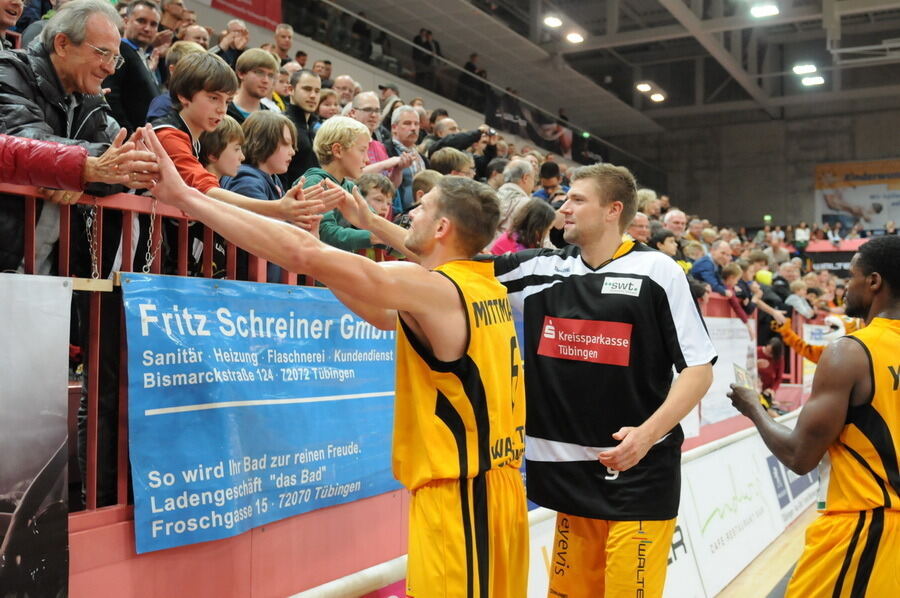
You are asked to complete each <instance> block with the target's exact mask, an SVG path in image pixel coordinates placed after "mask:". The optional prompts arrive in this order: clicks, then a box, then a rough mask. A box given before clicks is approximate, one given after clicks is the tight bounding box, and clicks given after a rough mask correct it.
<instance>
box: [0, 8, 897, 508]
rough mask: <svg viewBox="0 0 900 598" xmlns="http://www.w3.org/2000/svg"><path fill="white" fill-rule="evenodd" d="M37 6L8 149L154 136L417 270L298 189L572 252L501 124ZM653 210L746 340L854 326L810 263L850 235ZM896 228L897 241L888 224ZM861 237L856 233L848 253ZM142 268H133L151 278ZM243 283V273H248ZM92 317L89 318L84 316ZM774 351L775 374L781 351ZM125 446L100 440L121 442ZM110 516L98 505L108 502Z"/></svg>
mask: <svg viewBox="0 0 900 598" xmlns="http://www.w3.org/2000/svg"><path fill="white" fill-rule="evenodd" d="M45 4H46V6H44V5H45ZM36 6H44V7H45V8H46V9H47V12H46V13H45V14H43V15H41V14H38V15H37V17H36V18H33V19H31V21H30V22H25V21H24V20H22V19H23V12H24V6H23V3H22V2H21V0H0V7H2V8H4V10H2V11H0V34H2V33H4V32H5V31H7V30H8V29H10V28H12V27H13V26H16V25H17V22H18V27H19V28H20V29H21V30H22V31H24V33H25V34H26V35H25V36H23V39H24V38H27V34H28V33H29V32H30V33H31V34H32V40H31V41H30V43H28V44H27V47H25V48H22V49H19V50H15V51H3V52H0V133H4V134H9V135H16V136H19V137H26V138H32V139H40V140H49V141H55V142H58V143H61V144H65V145H70V146H72V145H74V146H80V147H81V148H83V149H84V151H85V152H86V154H87V155H88V156H91V157H98V156H103V155H105V152H108V151H109V148H110V147H111V146H113V147H119V146H121V144H122V142H123V140H124V138H123V135H124V133H120V132H119V130H120V127H121V128H124V129H125V130H126V132H127V133H129V134H131V133H132V132H135V131H136V132H137V133H136V137H137V138H139V136H140V132H141V130H142V127H143V126H144V125H145V124H147V123H150V124H151V125H152V127H153V129H154V130H155V131H156V132H157V135H158V137H159V139H160V142H161V143H162V145H163V147H164V148H165V149H166V151H167V153H168V154H169V156H170V157H171V158H172V160H173V162H174V163H175V165H176V168H177V169H178V171H179V173H180V174H181V176H182V178H183V179H184V180H185V182H186V183H187V184H188V185H190V186H193V187H195V188H197V189H198V190H200V191H201V192H203V193H205V194H206V195H208V196H209V197H212V198H214V199H216V200H219V201H223V202H227V203H231V204H234V205H237V206H239V207H242V208H245V209H247V210H251V211H255V212H258V213H260V214H263V215H266V216H269V217H271V218H276V219H280V220H285V221H288V222H291V223H294V224H295V225H297V226H300V227H303V228H305V229H307V230H310V231H311V232H314V233H316V234H318V235H320V237H321V238H322V240H323V241H325V242H327V243H329V244H331V245H334V246H335V247H338V248H341V249H345V250H348V251H360V252H367V253H368V254H369V255H370V256H373V257H375V256H376V255H378V256H383V255H388V256H391V255H393V256H394V257H402V255H403V251H404V248H403V247H387V246H386V245H385V244H384V242H383V241H382V240H381V239H378V238H377V237H375V236H373V235H372V234H371V233H369V232H366V231H361V230H356V229H354V228H353V227H352V226H351V225H350V223H349V222H347V221H346V220H345V219H344V218H343V217H342V215H341V214H340V212H338V211H336V210H335V211H332V212H329V213H325V214H318V213H316V211H315V207H316V206H317V205H318V204H317V203H316V202H311V201H306V200H304V199H303V194H302V193H299V189H301V188H302V189H309V188H311V187H312V186H314V185H322V186H323V187H328V188H334V189H342V190H343V191H345V192H347V193H353V194H358V195H359V196H360V197H361V198H362V199H363V200H365V201H366V202H367V203H368V204H369V205H370V207H371V209H372V210H373V211H374V212H376V213H378V214H379V215H381V216H383V217H385V218H388V219H391V220H393V221H394V222H396V223H397V224H400V225H401V226H403V225H408V223H409V217H410V216H409V213H410V211H411V210H412V209H413V208H414V207H415V206H416V205H417V204H418V201H419V199H420V198H421V197H422V195H423V194H424V193H426V192H428V190H430V189H431V188H432V187H434V186H435V185H436V184H437V182H438V181H439V180H440V178H441V177H442V176H446V175H454V176H463V177H469V178H474V179H478V180H481V181H483V182H485V183H487V184H488V185H490V186H491V187H493V188H494V189H495V190H496V192H497V196H498V199H499V203H500V210H501V219H500V225H499V227H498V229H497V231H496V234H495V238H494V240H493V242H492V243H491V244H490V245H489V246H488V247H485V248H484V250H485V251H486V252H494V253H504V252H507V251H519V250H522V249H527V248H537V247H553V246H556V247H561V246H563V245H564V244H565V243H566V242H565V240H564V238H563V217H562V215H561V214H560V212H559V208H560V207H561V205H562V204H563V203H564V201H565V198H566V193H567V191H568V186H567V181H568V177H567V175H568V172H567V170H568V169H567V167H566V165H565V164H562V163H559V162H557V161H556V160H554V158H553V156H552V155H548V154H545V153H542V152H540V151H538V150H536V149H535V148H533V147H529V146H520V147H516V145H515V144H514V143H512V142H510V141H508V140H506V139H504V138H503V137H502V135H499V134H498V133H497V132H496V131H495V130H493V129H491V128H490V127H489V126H487V125H482V126H480V127H477V128H475V129H472V130H462V129H461V127H460V126H459V124H458V122H457V121H456V120H455V119H454V118H453V115H452V114H450V113H449V112H448V111H447V110H446V109H443V108H441V107H439V106H427V105H426V103H425V101H424V100H423V99H422V98H402V97H401V95H400V92H399V88H398V86H397V85H396V84H395V83H393V82H390V81H385V82H383V83H382V84H380V85H378V86H377V89H364V88H362V86H361V85H360V84H359V83H357V82H356V81H354V79H353V78H352V77H351V76H350V75H348V74H345V73H333V72H332V64H331V62H330V61H329V60H327V59H326V58H324V57H322V58H317V59H315V60H313V61H312V64H311V65H310V66H309V68H308V67H307V65H308V55H307V53H306V52H305V51H303V50H300V49H296V50H295V48H294V36H293V34H294V29H293V28H292V27H291V26H290V25H288V24H281V25H279V26H278V27H276V29H275V31H274V34H273V37H272V38H271V39H267V40H253V43H254V44H257V45H258V47H254V46H253V45H252V44H251V40H250V35H249V32H248V29H247V27H246V24H245V23H243V22H242V21H240V20H238V19H234V20H232V21H230V22H229V23H228V24H227V27H226V29H225V30H223V31H215V30H212V29H211V28H209V27H205V26H203V24H202V23H197V20H196V15H195V14H194V13H193V12H191V11H189V10H187V9H186V8H185V6H184V4H183V2H182V0H162V2H161V3H160V4H157V3H156V2H155V1H154V0H133V1H132V2H130V3H119V5H118V6H116V7H115V8H114V7H113V5H112V4H111V3H110V2H109V1H108V0H57V1H56V2H51V3H49V4H48V3H41V2H35V3H32V4H30V5H29V9H33V8H34V7H36ZM317 7H318V8H317ZM321 8H322V5H321V4H320V3H317V2H298V3H296V6H294V9H296V10H300V11H301V12H302V11H304V10H305V11H306V12H305V13H304V14H305V15H306V16H307V17H309V18H308V19H307V20H306V21H303V22H304V23H306V25H305V26H306V27H312V28H314V29H315V31H317V32H319V33H322V32H325V33H326V34H328V35H334V36H336V39H335V40H333V41H336V43H337V45H338V46H341V47H344V48H345V49H346V50H347V51H349V52H351V53H359V52H363V53H364V52H366V51H367V48H368V49H371V48H372V47H374V45H375V44H377V43H379V42H378V41H377V40H375V39H373V33H372V30H371V29H370V28H369V27H368V26H367V25H366V24H365V22H364V21H358V22H356V23H352V22H348V20H347V19H345V18H343V17H341V18H340V19H338V20H336V21H334V20H328V18H330V17H328V14H327V12H328V11H324V12H323V11H322V10H321ZM317 11H318V12H317ZM295 16H296V15H295ZM323 18H324V19H325V21H324V24H323V20H322V19H323ZM360 23H361V24H362V25H360ZM301 33H306V34H309V32H308V31H305V30H303V31H301ZM385 43H386V40H385ZM382 45H384V43H383V44H382ZM416 47H417V48H419V49H418V50H416V51H417V52H418V54H416V55H415V56H414V58H415V60H414V62H415V63H416V64H417V65H418V67H420V68H421V69H422V70H421V71H416V72H417V73H424V75H423V76H424V79H425V80H427V79H429V78H430V77H432V76H433V73H432V74H431V75H429V74H428V73H429V71H428V69H430V68H432V67H433V66H434V62H433V58H434V56H435V55H440V45H439V44H438V43H437V42H436V41H435V40H434V39H433V36H432V35H431V33H430V31H427V30H425V29H423V30H422V31H421V32H420V34H419V36H418V37H417V40H416ZM382 51H385V50H384V48H382ZM477 58H478V57H477V55H475V54H473V55H472V56H470V59H469V61H470V65H467V69H468V70H470V71H472V72H478V67H477ZM469 66H471V68H469ZM482 74H483V73H482ZM416 76H417V77H418V74H417V75H416ZM465 93H467V94H471V93H474V92H473V90H472V89H468V90H466V91H465ZM117 135H118V140H117V141H116V143H113V142H114V139H116V138H117ZM116 144H118V145H116ZM133 147H134V146H133V145H132V146H128V148H127V149H131V148H133ZM86 181H87V179H85V182H86ZM124 182H128V181H124ZM131 186H134V185H131ZM81 190H82V191H85V192H87V193H90V194H93V195H101V196H102V195H109V194H111V193H117V192H122V191H125V190H126V188H125V186H123V185H116V184H109V183H108V182H106V183H102V182H91V183H88V184H87V186H86V187H83V188H82V189H81ZM80 195H81V193H80V192H77V191H76V192H72V191H65V192H64V191H60V190H56V189H46V190H44V191H43V197H44V198H45V200H46V201H43V202H39V206H38V223H37V229H36V231H35V244H36V247H37V261H38V265H37V271H38V272H43V273H53V269H54V267H55V266H54V265H55V263H56V261H55V259H53V253H54V251H55V250H56V249H55V247H56V246H55V244H56V241H57V239H58V230H59V218H60V215H59V214H60V212H59V209H58V206H59V205H60V204H70V203H75V202H77V201H78V199H79V197H80ZM0 199H2V198H0ZM639 205H640V208H639V212H638V214H637V215H636V216H635V219H634V221H633V222H632V223H631V226H630V227H629V228H628V234H630V235H631V236H632V237H634V238H635V239H636V240H638V241H641V242H644V243H647V244H648V245H650V246H651V247H653V248H655V249H659V250H660V251H662V252H664V253H666V254H668V255H670V256H671V257H672V258H673V259H674V260H676V261H677V262H678V263H679V265H681V267H682V268H683V269H684V271H685V274H686V275H687V276H688V277H689V279H690V280H691V281H692V282H693V283H694V288H695V289H696V296H697V298H698V299H699V300H700V301H703V300H704V297H706V296H707V295H708V294H709V293H713V292H714V293H719V294H721V295H722V296H724V297H726V298H727V299H728V300H729V302H731V304H732V306H733V307H734V310H735V313H736V314H737V316H738V317H740V318H741V319H742V320H743V321H745V322H747V321H748V316H751V315H752V314H753V313H754V312H757V311H760V312H763V316H762V317H760V318H759V319H758V321H759V322H760V325H759V327H758V328H753V327H751V334H752V335H753V336H754V337H755V338H757V339H758V342H759V343H760V345H766V346H768V341H769V339H770V338H771V336H772V335H771V333H770V332H769V328H768V322H767V320H766V318H769V319H771V318H774V319H776V320H779V321H783V319H784V318H785V317H786V316H790V315H791V314H792V313H798V314H801V315H802V316H803V317H805V318H813V317H815V316H816V314H817V313H840V312H841V310H842V308H843V288H844V287H843V281H842V280H840V279H839V278H837V277H836V276H833V275H831V274H830V273H829V272H828V271H827V270H820V271H818V272H816V271H812V270H811V269H810V265H809V262H808V260H806V259H805V253H804V251H805V248H806V246H807V244H808V243H809V242H810V241H811V240H814V239H817V238H827V239H831V240H835V239H837V238H839V237H841V230H840V228H839V226H838V225H835V226H834V227H831V228H830V229H829V230H827V231H826V230H824V229H823V228H818V227H813V228H810V227H809V226H807V225H806V224H805V223H801V224H800V225H798V226H796V227H791V226H787V227H780V226H775V227H768V226H767V227H765V228H763V229H761V230H759V231H758V232H755V233H754V234H753V235H748V234H747V232H746V230H745V229H743V228H741V229H738V230H733V229H731V228H727V227H717V226H715V225H714V224H713V223H711V222H709V221H708V220H705V219H703V218H701V217H700V216H688V215H686V214H685V213H684V212H683V211H682V210H679V209H678V208H677V207H675V206H673V205H672V204H671V201H670V200H669V198H668V197H667V196H666V195H660V196H657V194H656V193H655V192H654V191H652V190H649V189H643V190H641V191H640V192H639ZM20 206H21V204H20V203H19V202H14V201H0V270H16V269H21V267H22V260H23V251H24V248H23V243H24V241H23V239H24V234H23V230H24V227H25V221H24V216H23V213H22V210H21V207H20ZM93 218H95V213H94V211H93V210H92V209H91V208H89V207H85V206H81V208H80V210H79V211H78V212H77V215H76V216H73V218H72V219H71V220H72V222H71V226H72V229H73V230H72V273H73V274H75V275H78V276H85V277H89V276H92V275H93V276H96V277H108V276H110V273H111V272H113V271H115V270H117V269H118V268H119V266H120V264H121V259H122V257H121V256H122V251H116V250H115V249H116V248H117V247H119V246H120V243H121V238H122V219H121V215H120V214H119V213H117V212H116V211H114V210H107V211H105V212H104V217H103V228H102V230H103V245H104V247H105V248H107V249H106V250H104V251H103V253H102V260H101V262H100V263H99V264H98V263H97V262H96V260H95V259H92V258H94V256H93V255H92V251H93V247H92V245H91V243H90V242H89V231H90V223H91V222H92V219H93ZM137 228H138V229H139V234H138V235H137V241H138V243H144V244H145V243H146V240H147V238H148V237H149V231H148V222H145V221H143V220H142V221H141V222H140V223H139V225H138V227H137ZM197 228H199V227H197ZM164 232H166V233H168V234H167V235H166V238H165V239H164V245H163V250H162V254H163V255H162V256H161V259H162V260H163V264H164V267H163V271H164V272H165V271H174V265H173V264H174V260H173V259H172V255H174V251H175V249H174V248H175V246H176V245H177V234H174V229H167V231H164ZM887 232H888V233H894V234H895V233H896V231H895V229H894V228H893V225H892V224H891V225H890V226H889V230H888V231H887ZM863 234H864V233H863V232H862V231H860V230H857V229H855V228H854V229H853V230H851V231H849V233H848V235H846V237H847V238H853V237H854V235H855V236H857V237H859V236H863ZM190 242H191V244H192V245H191V251H190V253H191V255H192V256H193V257H194V261H195V263H194V264H193V266H192V268H191V271H192V272H199V271H200V268H199V256H200V254H201V253H202V247H203V243H202V239H201V237H200V236H199V235H198V234H197V233H192V236H191V239H190ZM214 244H215V245H216V247H215V248H213V249H212V250H211V251H212V252H213V256H214V257H213V259H214V271H215V272H216V274H217V275H224V261H225V252H224V250H223V249H222V248H221V247H220V243H219V242H218V241H217V242H216V243H214ZM198 248H199V249H198ZM376 249H381V250H383V251H382V252H381V253H378V252H376V251H375V250H376ZM149 257H150V259H153V256H152V255H150V256H149ZM141 259H143V258H142V257H141V256H138V258H137V262H138V263H136V264H135V267H140V266H141V265H143V264H142V263H141V262H140V260H141ZM245 261H246V259H244V262H245ZM167 269H168V270H167ZM245 271H246V266H244V267H243V268H242V267H241V265H240V264H239V266H238V272H239V276H240V275H241V273H242V272H245ZM268 278H269V280H270V281H273V282H275V281H279V280H281V272H280V270H278V269H277V268H275V267H271V268H270V269H269V272H268ZM86 310H87V306H86V304H84V305H82V307H81V309H80V310H79V311H78V313H76V316H77V315H78V314H79V313H80V314H82V315H83V314H84V313H86ZM105 313H106V314H111V316H110V318H109V320H110V321H109V322H104V324H103V328H102V329H103V334H104V335H108V336H110V337H111V338H112V337H115V336H117V335H118V334H119V330H118V327H119V318H118V315H117V314H118V312H117V311H115V310H112V309H109V310H105ZM84 328H86V327H84ZM78 342H80V344H82V345H83V344H84V343H85V342H86V341H85V340H84V339H83V338H82V339H81V340H80V341H78ZM107 345H108V346H109V347H111V348H112V349H113V350H114V351H115V353H116V354H115V355H112V354H110V355H105V356H103V358H102V359H101V362H102V363H103V364H104V367H107V368H111V369H110V371H109V372H107V373H106V375H103V374H102V376H103V380H104V382H103V383H102V387H101V410H102V409H104V405H109V408H110V409H114V408H115V405H116V401H117V395H116V392H117V389H118V382H117V380H118V371H117V370H118V351H117V349H116V348H117V347H118V343H117V342H109V343H107ZM775 354H778V353H777V351H776V353H775ZM767 355H769V357H770V358H771V355H772V353H771V351H770V352H769V353H767ZM776 377H777V376H776ZM101 415H102V414H101ZM101 419H103V420H105V421H110V420H109V418H108V417H102V418H101ZM111 421H115V419H114V418H113V419H112V420H111ZM115 433H116V432H115V430H113V429H110V430H108V431H104V430H101V434H108V435H109V436H111V437H114V435H115ZM104 444H105V445H107V446H115V443H114V442H112V443H109V442H104ZM113 457H114V456H113ZM99 467H100V475H101V477H103V476H105V475H108V474H109V473H110V472H111V471H112V472H114V470H115V463H114V459H112V461H110V462H107V461H105V460H101V463H100V464H99ZM109 500H111V499H110V498H109V497H105V496H101V503H102V502H104V501H107V502H108V501H109Z"/></svg>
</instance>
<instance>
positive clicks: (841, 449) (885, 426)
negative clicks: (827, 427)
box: [824, 318, 900, 512]
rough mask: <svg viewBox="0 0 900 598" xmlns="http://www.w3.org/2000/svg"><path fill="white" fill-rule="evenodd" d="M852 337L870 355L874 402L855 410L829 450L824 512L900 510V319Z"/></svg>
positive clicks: (872, 325) (883, 321)
mask: <svg viewBox="0 0 900 598" xmlns="http://www.w3.org/2000/svg"><path fill="white" fill-rule="evenodd" d="M849 338H853V339H856V341H858V342H859V343H860V344H861V345H862V346H863V348H864V349H865V351H866V353H867V354H868V356H869V361H870V363H871V366H872V369H871V373H870V375H871V378H872V387H873V388H872V391H873V392H872V400H871V402H869V403H867V404H865V405H861V406H859V407H853V406H851V407H850V409H849V411H848V413H847V423H846V425H845V426H844V429H843V430H842V431H841V435H840V436H839V437H838V441H837V442H835V443H834V444H833V445H831V447H829V449H828V456H829V458H830V459H831V478H830V480H829V482H828V493H827V496H826V501H825V508H824V510H825V511H826V512H841V511H864V510H868V509H874V508H878V507H884V508H887V509H895V510H900V470H898V465H897V461H898V455H900V320H888V319H885V318H875V319H874V320H872V322H871V323H870V324H869V325H868V326H866V327H865V328H863V329H861V330H858V331H856V332H854V333H853V334H851V335H849Z"/></svg>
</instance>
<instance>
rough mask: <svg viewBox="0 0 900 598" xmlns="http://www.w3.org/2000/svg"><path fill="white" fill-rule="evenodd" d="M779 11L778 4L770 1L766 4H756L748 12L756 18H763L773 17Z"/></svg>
mask: <svg viewBox="0 0 900 598" xmlns="http://www.w3.org/2000/svg"><path fill="white" fill-rule="evenodd" d="M778 13H779V10H778V5H776V4H772V3H771V2H769V3H766V4H756V5H754V6H753V7H752V8H751V9H750V14H751V15H753V16H754V17H756V18H757V19H763V18H765V17H774V16H775V15H777V14H778Z"/></svg>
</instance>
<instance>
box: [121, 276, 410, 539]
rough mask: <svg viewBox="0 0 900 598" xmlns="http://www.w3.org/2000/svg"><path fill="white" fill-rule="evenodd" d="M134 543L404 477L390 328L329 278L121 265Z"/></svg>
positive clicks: (233, 530) (371, 491) (271, 514)
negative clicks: (140, 269) (397, 447)
mask: <svg viewBox="0 0 900 598" xmlns="http://www.w3.org/2000/svg"><path fill="white" fill-rule="evenodd" d="M122 287H123V294H124V302H125V323H126V329H127V337H128V393H129V395H128V396H129V407H128V428H129V448H130V453H131V467H132V477H133V484H134V504H135V509H134V523H135V536H136V540H137V541H136V543H137V552H138V553H143V552H149V551H153V550H161V549H164V548H172V547H175V546H182V545H185V544H192V543H195V542H204V541H207V540H216V539H219V538H225V537H229V536H233V535H237V534H239V533H241V532H244V531H246V530H248V529H251V528H253V527H256V526H259V525H263V524H266V523H270V522H272V521H276V520H278V519H283V518H285V517H290V516H292V515H297V514H299V513H304V512H307V511H311V510H314V509H319V508H322V507H327V506H330V505H335V504H339V503H344V502H350V501H354V500H358V499H360V498H364V497H367V496H374V495H377V494H382V493H384V492H388V491H391V490H395V489H397V488H399V485H398V484H397V482H396V481H394V479H393V476H392V475H391V471H390V449H391V423H392V416H393V396H394V392H393V390H394V340H395V339H394V336H395V333H394V332H392V331H391V332H386V331H382V330H378V329H376V328H374V327H373V326H371V325H370V324H368V323H366V322H364V321H362V320H360V319H359V318H357V317H356V316H355V315H354V314H352V313H351V312H349V311H348V310H347V309H346V308H345V307H344V306H343V305H342V304H341V303H340V302H339V301H338V300H337V299H336V298H335V297H334V295H333V294H332V293H331V292H330V291H328V290H326V289H318V288H311V287H297V286H288V285H274V284H272V285H270V284H251V283H242V282H234V281H227V280H208V279H198V278H180V277H169V276H152V275H145V274H123V276H122Z"/></svg>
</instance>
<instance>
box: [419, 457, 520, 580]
mask: <svg viewBox="0 0 900 598" xmlns="http://www.w3.org/2000/svg"><path fill="white" fill-rule="evenodd" d="M527 585H528V511H527V506H526V502H525V486H524V484H523V483H522V474H521V473H519V470H518V469H515V468H512V467H502V468H500V469H494V470H490V471H487V472H485V473H482V474H480V475H478V476H477V477H475V478H470V479H466V480H436V481H433V482H430V483H428V484H426V485H425V486H422V487H421V488H419V489H418V490H416V491H415V492H413V493H412V499H411V501H410V509H409V561H408V567H407V574H406V593H407V595H408V596H414V597H416V598H525V595H526V592H527Z"/></svg>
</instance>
